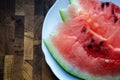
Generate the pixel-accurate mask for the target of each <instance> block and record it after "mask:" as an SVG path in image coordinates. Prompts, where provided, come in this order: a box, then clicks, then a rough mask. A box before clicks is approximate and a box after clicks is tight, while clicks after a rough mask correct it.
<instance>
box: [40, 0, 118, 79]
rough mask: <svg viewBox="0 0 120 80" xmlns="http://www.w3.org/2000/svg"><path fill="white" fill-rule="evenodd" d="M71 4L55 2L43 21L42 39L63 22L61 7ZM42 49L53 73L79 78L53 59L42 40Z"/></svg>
mask: <svg viewBox="0 0 120 80" xmlns="http://www.w3.org/2000/svg"><path fill="white" fill-rule="evenodd" d="M101 1H113V3H116V4H118V2H119V5H120V0H101ZM68 4H69V0H57V1H56V2H55V4H54V5H53V6H52V8H51V9H50V10H49V11H48V13H47V15H46V18H45V20H44V23H43V29H42V40H43V39H44V38H47V37H48V36H49V34H50V33H51V32H52V30H54V28H55V27H56V25H57V24H58V23H61V22H62V20H61V17H60V14H59V10H60V9H61V8H66V7H67V6H68ZM42 50H43V52H44V55H45V59H46V62H47V64H48V65H49V66H50V68H51V70H52V71H53V73H54V74H55V75H56V76H57V77H58V79H60V80H78V79H77V78H76V77H74V76H71V75H70V74H68V73H67V72H65V71H64V70H63V69H62V68H61V67H60V66H59V65H58V64H57V63H56V61H55V60H54V59H53V57H52V56H51V55H50V53H49V51H48V50H47V48H46V46H45V45H44V43H43V41H42ZM79 80H80V79H79Z"/></svg>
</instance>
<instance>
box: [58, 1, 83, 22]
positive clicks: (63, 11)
mask: <svg viewBox="0 0 120 80" xmlns="http://www.w3.org/2000/svg"><path fill="white" fill-rule="evenodd" d="M69 2H70V5H74V6H76V10H75V12H76V14H77V13H79V12H80V10H81V8H80V5H79V2H78V0H69ZM59 13H60V16H61V18H62V21H63V22H66V21H67V20H69V18H70V15H69V13H68V12H67V8H66V9H60V10H59Z"/></svg>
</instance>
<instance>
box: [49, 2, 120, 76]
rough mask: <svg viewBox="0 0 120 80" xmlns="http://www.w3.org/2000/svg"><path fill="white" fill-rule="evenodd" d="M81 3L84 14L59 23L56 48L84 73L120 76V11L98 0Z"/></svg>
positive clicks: (53, 37)
mask: <svg viewBox="0 0 120 80" xmlns="http://www.w3.org/2000/svg"><path fill="white" fill-rule="evenodd" d="M80 4H83V5H82V7H83V11H82V12H80V13H79V15H77V16H76V17H75V18H73V19H71V20H69V21H67V22H66V23H63V24H60V25H59V26H58V34H56V35H55V36H52V37H51V40H52V42H53V44H54V46H55V47H56V48H57V49H58V51H59V52H60V54H61V55H62V57H63V58H64V59H65V60H66V61H68V62H69V63H70V64H72V65H73V66H75V67H77V68H78V69H79V70H82V71H83V72H87V73H89V74H92V75H95V76H96V75H97V76H107V75H109V76H116V75H120V34H119V33H120V21H119V20H120V8H119V7H118V6H116V5H114V4H113V3H111V2H110V3H108V2H104V3H103V2H98V1H97V0H80ZM84 4H86V5H84Z"/></svg>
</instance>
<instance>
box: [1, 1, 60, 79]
mask: <svg viewBox="0 0 120 80" xmlns="http://www.w3.org/2000/svg"><path fill="white" fill-rule="evenodd" d="M54 2H55V0H0V80H58V79H57V78H56V76H55V75H54V74H53V72H52V71H51V69H50V68H49V67H48V65H47V64H46V61H45V56H44V54H43V52H42V49H41V32H42V25H43V21H44V18H45V15H46V13H47V11H48V10H49V8H50V7H51V6H52V4H53V3H54Z"/></svg>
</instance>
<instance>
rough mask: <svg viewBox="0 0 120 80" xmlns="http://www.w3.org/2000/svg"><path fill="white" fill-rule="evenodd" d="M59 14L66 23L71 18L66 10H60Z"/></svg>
mask: <svg viewBox="0 0 120 80" xmlns="http://www.w3.org/2000/svg"><path fill="white" fill-rule="evenodd" d="M59 13H60V16H61V18H62V21H63V22H66V21H67V20H68V18H69V16H68V13H67V10H66V9H60V10H59Z"/></svg>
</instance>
